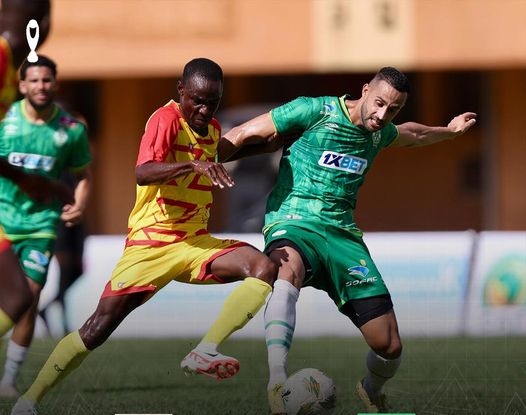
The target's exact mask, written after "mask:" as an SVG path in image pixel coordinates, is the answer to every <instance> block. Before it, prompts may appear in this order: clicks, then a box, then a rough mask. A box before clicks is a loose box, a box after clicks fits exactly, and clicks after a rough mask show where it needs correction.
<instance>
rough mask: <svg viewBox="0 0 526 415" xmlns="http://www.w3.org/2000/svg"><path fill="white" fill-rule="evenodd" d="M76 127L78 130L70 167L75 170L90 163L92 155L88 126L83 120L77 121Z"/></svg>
mask: <svg viewBox="0 0 526 415" xmlns="http://www.w3.org/2000/svg"><path fill="white" fill-rule="evenodd" d="M74 128H75V129H77V131H76V134H75V142H74V150H73V152H72V159H71V163H70V167H71V168H72V169H73V170H74V171H75V170H81V169H82V168H84V167H86V166H87V165H88V164H90V163H91V160H92V156H91V151H90V145H89V139H88V133H87V131H86V127H85V126H84V124H82V123H81V122H77V123H76V125H75V126H74Z"/></svg>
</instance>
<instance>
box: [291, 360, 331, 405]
mask: <svg viewBox="0 0 526 415" xmlns="http://www.w3.org/2000/svg"><path fill="white" fill-rule="evenodd" d="M282 397H283V403H284V404H285V410H286V411H287V415H326V414H330V413H332V411H333V410H334V408H335V406H336V386H335V385H334V382H333V380H332V379H331V378H330V377H328V376H327V375H326V374H325V373H323V372H322V371H321V370H318V369H313V368H308V369H301V370H299V371H297V372H296V373H294V374H293V375H291V376H290V377H289V378H288V379H287V380H286V381H285V383H284V385H283V390H282Z"/></svg>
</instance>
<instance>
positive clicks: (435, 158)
mask: <svg viewBox="0 0 526 415" xmlns="http://www.w3.org/2000/svg"><path fill="white" fill-rule="evenodd" d="M52 12H53V16H52V18H53V31H52V33H51V35H50V37H49V39H48V42H47V43H46V45H45V46H44V47H43V48H42V53H47V54H49V55H51V56H56V57H57V61H58V62H60V67H59V70H60V73H61V78H62V79H64V80H65V81H63V82H62V84H63V88H62V91H63V93H64V94H66V95H69V97H70V98H72V100H73V102H72V105H73V106H74V107H75V108H78V110H79V111H81V112H83V113H84V114H86V117H87V118H88V121H89V123H90V126H92V131H93V135H94V143H95V144H94V145H95V153H96V155H97V160H96V161H95V164H94V168H95V184H94V197H93V198H92V201H91V205H90V218H92V219H90V224H89V225H90V232H91V233H94V234H122V233H124V232H125V230H126V220H127V216H128V213H129V210H130V208H131V206H132V204H133V200H134V194H133V186H130V182H133V181H134V165H135V154H136V149H137V145H138V143H139V140H140V137H141V135H142V132H143V129H144V124H145V122H146V119H147V117H148V115H149V114H150V113H151V112H152V110H154V109H155V108H156V107H158V106H159V105H160V104H161V103H162V102H165V101H168V100H169V99H170V98H172V97H174V96H175V93H176V81H177V79H178V78H179V76H180V71H181V70H182V65H183V64H184V62H185V61H187V60H188V59H189V58H192V57H195V56H208V57H211V58H213V59H214V60H216V61H218V62H220V63H221V65H222V66H223V68H224V69H225V75H226V84H225V96H224V99H223V104H222V110H223V111H228V110H229V109H230V108H240V107H243V106H248V107H252V106H254V105H260V104H261V103H268V102H276V103H281V102H285V101H287V100H289V99H291V98H293V97H295V96H297V95H319V94H327V93H330V94H335V95H341V94H343V93H350V94H351V95H358V94H360V91H361V86H362V84H363V83H364V82H366V80H368V79H369V78H370V76H371V74H373V73H374V72H376V70H377V69H378V68H379V67H381V66H385V65H393V66H397V67H399V68H400V69H402V70H404V71H405V72H406V73H407V74H408V75H409V77H410V79H411V82H412V87H413V92H412V94H411V96H410V99H409V102H408V104H407V107H406V108H404V109H403V111H402V113H401V118H400V120H399V121H400V122H402V121H403V120H404V119H415V120H419V121H421V122H423V123H427V124H433V123H436V124H442V123H443V122H445V121H447V120H448V119H450V118H451V116H452V115H454V113H456V112H458V111H464V110H470V111H475V112H477V113H478V114H479V122H478V123H477V126H476V127H475V128H474V129H473V131H470V132H469V133H468V134H467V135H466V136H463V137H461V138H460V139H459V140H457V141H455V143H443V144H440V145H438V146H435V147H434V148H433V151H429V150H428V149H426V148H422V149H414V150H413V151H409V152H408V151H405V152H403V153H402V152H399V151H397V150H396V149H393V150H390V151H387V152H384V153H383V154H382V155H381V156H380V157H382V158H383V160H382V161H381V162H380V163H379V165H378V166H377V167H378V169H377V170H375V171H374V172H373V173H371V175H370V176H369V177H368V181H367V183H366V184H365V185H364V187H363V189H362V190H361V192H362V195H361V199H360V205H359V206H358V207H357V217H358V220H359V223H360V224H361V226H362V228H363V229H364V230H366V231H376V230H383V231H396V230H399V231H414V230H464V229H469V228H471V229H475V230H492V229H497V230H513V229H520V230H524V229H526V215H525V214H524V212H526V192H525V186H524V178H525V177H526V163H525V162H524V160H525V159H526V136H525V133H524V128H523V127H522V112H523V111H522V106H523V105H522V104H523V100H524V92H523V91H525V90H526V27H525V26H524V25H523V22H522V20H523V17H524V16H525V15H526V2H525V1H523V0H463V1H461V2H459V1H451V0H434V1H418V0H371V1H367V2H364V1H360V0H323V1H321V0H290V1H287V2H281V1H279V0H251V1H244V0H214V1H207V0H192V1H186V0H150V1H148V2H144V1H129V0H107V1H104V2H100V1H97V0H54V5H53V10H52ZM450 111H451V112H450ZM416 172H418V174H416ZM263 173H264V174H263ZM267 173H269V172H267V171H264V172H263V171H262V176H265V177H266V176H267ZM270 174H271V173H270ZM252 176H254V177H255V176H256V175H252ZM261 179H262V180H263V182H262V184H261V185H260V188H261V189H262V193H263V192H264V189H265V184H264V180H265V178H264V177H262V178H261ZM256 186H258V183H257V182H254V184H253V187H252V189H251V190H254V189H256V188H257V187H256ZM241 187H242V186H240V188H239V189H234V190H233V191H242V189H241ZM413 189H418V195H417V196H415V192H414V191H413ZM217 197H220V198H221V202H222V203H219V204H218V205H217V206H218V209H223V210H226V209H231V208H232V206H231V203H232V202H233V201H234V200H235V199H240V198H241V199H242V198H243V196H242V195H241V196H240V195H238V194H236V196H235V197H233V196H232V197H230V196H229V197H226V195H218V196H217ZM253 197H255V198H257V195H256V196H253ZM261 199H262V200H261V203H264V199H265V198H264V197H262V198H261ZM234 208H235V207H234ZM362 212H363V213H362ZM212 215H213V217H212V219H213V220H212V227H213V229H212V230H214V231H225V232H226V231H229V230H231V229H229V227H230V228H232V226H233V225H232V224H231V223H230V222H228V221H219V218H220V217H221V215H220V214H214V212H212ZM430 217H432V218H433V220H432V221H430V220H429V218H430ZM214 218H217V219H216V220H215V221H214ZM238 225H239V226H241V225H246V224H239V223H236V226H238Z"/></svg>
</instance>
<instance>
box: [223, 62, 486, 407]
mask: <svg viewBox="0 0 526 415" xmlns="http://www.w3.org/2000/svg"><path fill="white" fill-rule="evenodd" d="M408 92H409V84H408V81H407V78H406V77H405V75H404V74H402V73H401V72H399V71H398V70H397V69H395V68H392V67H386V68H382V69H381V70H380V71H379V72H378V73H377V74H376V76H375V77H374V78H373V79H372V80H371V81H370V83H367V84H365V85H364V86H363V87H362V95H361V97H360V98H359V99H352V98H351V97H350V96H349V95H344V96H342V97H332V96H325V97H318V98H306V97H301V98H297V99H295V100H293V101H291V102H289V103H287V104H285V105H283V106H281V107H278V108H275V109H273V110H271V111H270V112H269V113H267V114H264V115H261V116H259V117H256V118H254V119H252V120H251V121H248V122H247V123H245V124H242V125H241V126H239V127H236V128H234V129H232V130H231V131H230V132H228V133H227V134H226V135H225V138H227V139H228V140H230V141H231V142H232V143H233V145H238V144H237V143H238V142H244V141H245V140H247V137H252V140H253V141H254V140H255V139H256V138H257V137H259V139H260V140H261V141H263V144H262V146H261V149H263V148H264V147H268V148H269V149H270V150H272V149H273V148H274V146H275V145H276V143H273V141H277V144H279V141H278V140H276V138H277V137H280V136H283V135H285V134H290V133H293V134H294V133H295V134H297V135H299V138H297V139H296V140H295V141H294V142H293V143H292V144H290V143H289V144H288V145H286V146H285V147H284V150H283V155H282V158H281V163H280V169H279V173H278V178H277V183H276V185H275V186H274V189H273V190H272V192H271V194H270V196H269V198H268V201H267V213H266V215H265V227H264V229H263V233H264V236H265V252H266V253H268V255H269V256H270V257H271V258H272V259H273V260H274V261H275V262H276V264H278V265H279V272H278V280H277V281H276V282H275V284H274V291H273V293H272V295H271V297H270V299H269V301H268V303H267V307H266V310H265V328H266V329H265V336H266V342H267V349H268V364H269V372H270V379H269V383H268V394H269V405H270V407H271V411H272V413H273V414H284V413H285V408H284V406H283V401H282V396H281V390H282V386H283V383H284V382H285V380H286V379H287V356H288V352H289V349H290V346H291V342H292V337H293V333H294V327H295V324H296V301H297V299H298V297H299V292H300V291H299V290H300V289H301V287H303V286H313V287H315V288H318V289H321V290H323V291H325V292H327V294H328V295H329V296H330V297H331V298H332V300H333V301H334V303H335V304H336V306H337V307H338V310H339V311H340V312H341V313H343V314H344V315H346V316H347V317H349V318H350V320H351V321H352V322H353V323H354V324H355V325H356V327H358V328H359V329H360V331H361V332H362V335H363V337H364V339H365V341H366V342H367V344H368V345H369V347H370V350H369V353H368V355H367V358H366V366H367V369H368V371H367V374H366V375H365V377H364V378H363V379H361V380H360V381H359V382H358V384H357V386H356V387H357V393H358V395H359V397H360V399H361V400H362V401H363V403H364V404H365V407H366V410H367V411H368V412H372V413H375V412H385V411H387V410H388V407H387V403H386V401H385V395H384V393H383V392H382V387H383V385H384V384H385V382H386V381H387V380H388V379H390V378H391V377H393V376H394V375H395V373H396V371H397V369H398V367H399V365H400V361H401V354H402V343H401V340H400V336H399V333H398V325H397V321H396V317H395V313H394V311H393V303H392V302H391V297H390V295H389V291H388V290H387V287H386V286H385V284H384V281H383V279H382V277H381V274H380V272H379V271H378V269H377V268H376V266H375V264H374V262H373V260H372V258H371V255H370V254H369V250H368V249H367V247H366V245H365V243H364V241H363V239H362V232H361V231H360V229H359V228H358V226H357V225H356V223H355V222H354V218H353V211H354V209H355V206H356V199H357V194H358V189H359V188H360V186H361V185H362V183H363V181H364V179H365V175H366V174H367V173H368V171H369V169H370V168H371V165H372V163H373V161H374V159H375V157H376V155H377V154H378V153H379V152H380V151H381V150H382V149H384V148H386V147H388V146H404V147H415V146H423V145H428V144H433V143H437V142H440V141H443V140H450V139H453V138H455V137H457V136H459V135H461V134H463V133H464V132H465V131H466V130H468V129H469V128H470V127H471V126H473V125H474V124H475V118H476V114H474V113H469V112H468V113H464V114H461V115H459V116H456V117H455V118H453V119H452V120H451V121H450V123H449V124H448V125H447V127H429V126H425V125H422V124H417V123H414V122H408V123H404V124H401V125H394V124H393V123H392V120H393V118H394V117H395V116H396V115H397V114H398V112H399V111H400V110H401V109H402V107H403V106H404V104H405V102H406V99H407V95H408ZM276 132H277V133H278V134H279V135H276V134H275V133H276ZM269 137H270V138H271V139H270V140H269ZM257 147H258V146H254V147H253V148H251V149H250V152H246V153H245V155H246V154H252V153H255V152H257V151H258V149H257ZM243 151H244V150H241V152H240V153H239V154H237V155H236V156H234V157H241V156H243V155H244V154H243Z"/></svg>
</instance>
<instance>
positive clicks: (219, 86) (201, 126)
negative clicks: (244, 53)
mask: <svg viewBox="0 0 526 415" xmlns="http://www.w3.org/2000/svg"><path fill="white" fill-rule="evenodd" d="M178 90H179V96H180V104H181V112H182V113H183V117H184V119H185V120H186V122H187V123H188V125H189V126H190V127H191V128H192V130H194V131H195V132H196V133H198V134H199V135H201V136H205V135H207V134H208V124H210V121H212V118H213V117H214V115H215V113H216V111H217V108H218V107H219V102H220V101H221V96H222V95H223V83H222V82H220V81H212V80H209V79H206V78H203V77H202V76H194V77H192V78H190V79H189V80H187V81H186V83H185V84H184V85H183V84H182V83H181V82H180V83H179V86H178Z"/></svg>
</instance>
